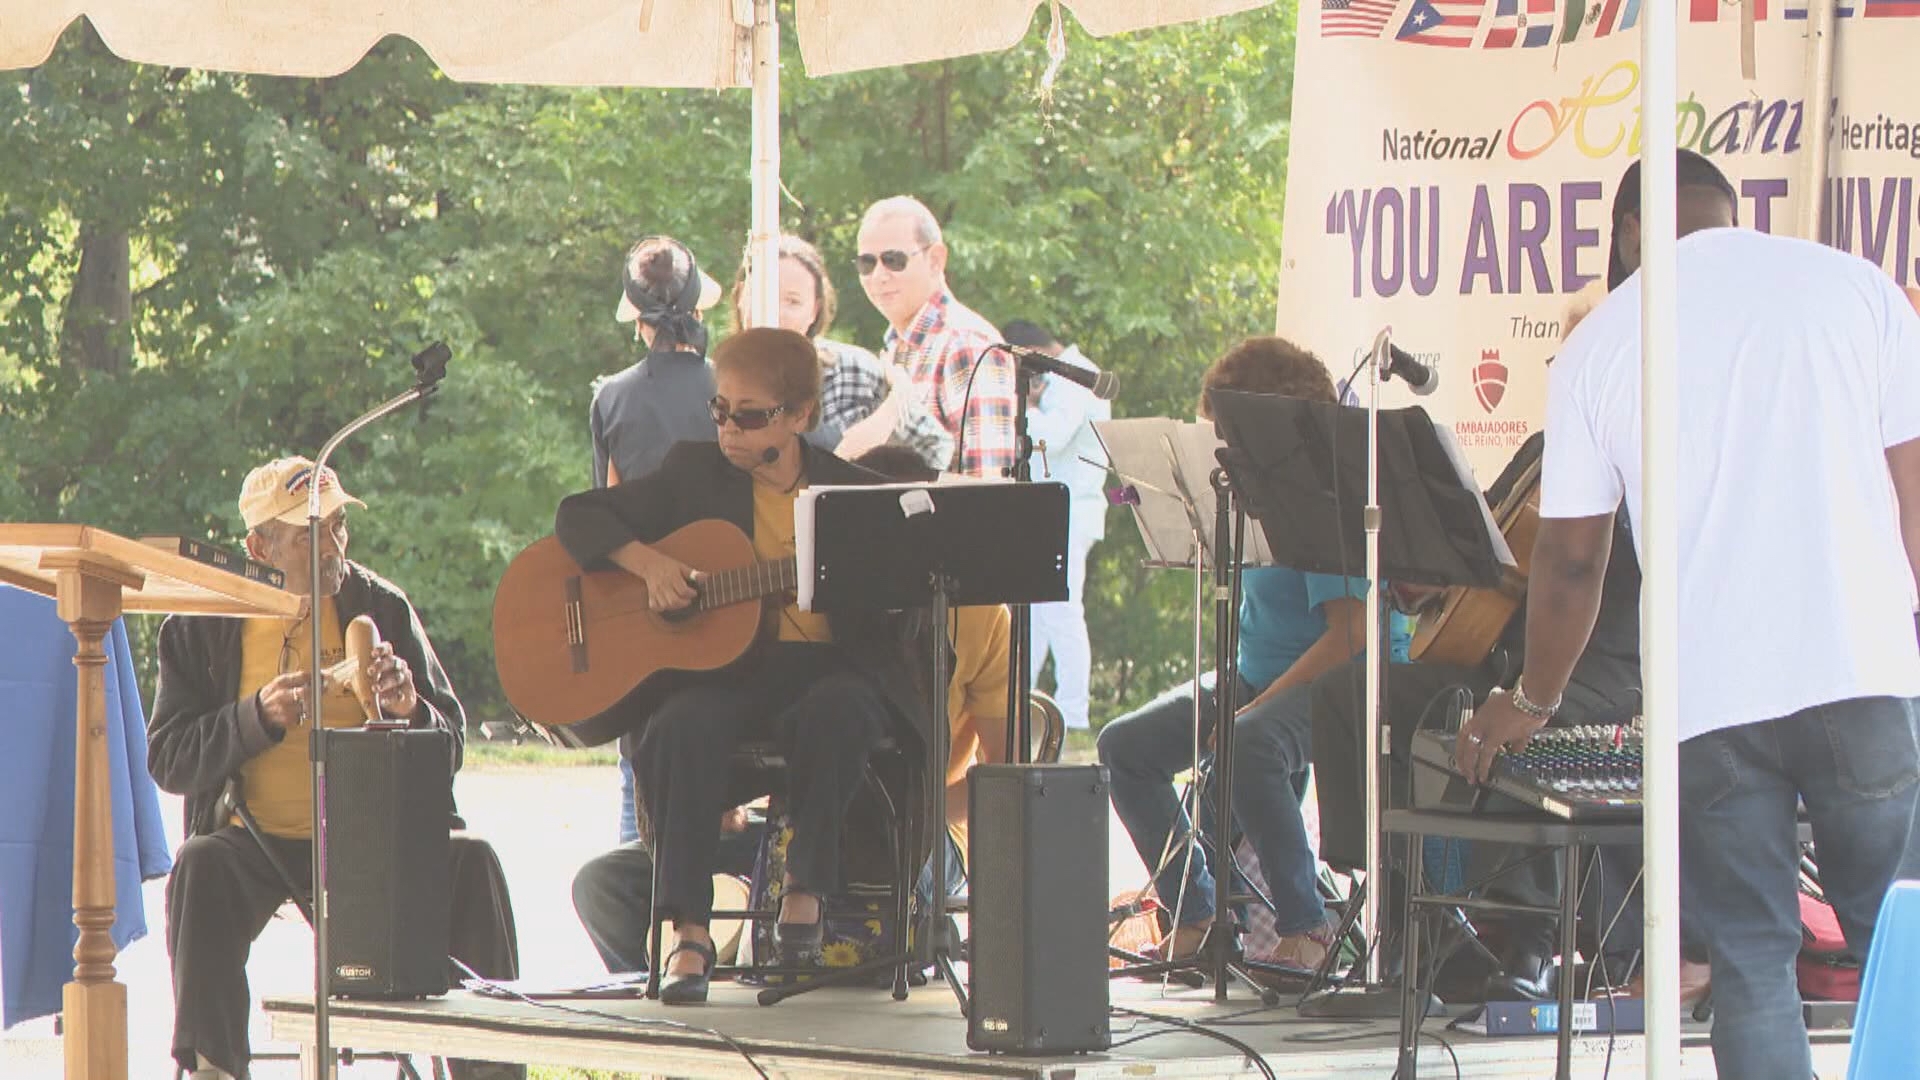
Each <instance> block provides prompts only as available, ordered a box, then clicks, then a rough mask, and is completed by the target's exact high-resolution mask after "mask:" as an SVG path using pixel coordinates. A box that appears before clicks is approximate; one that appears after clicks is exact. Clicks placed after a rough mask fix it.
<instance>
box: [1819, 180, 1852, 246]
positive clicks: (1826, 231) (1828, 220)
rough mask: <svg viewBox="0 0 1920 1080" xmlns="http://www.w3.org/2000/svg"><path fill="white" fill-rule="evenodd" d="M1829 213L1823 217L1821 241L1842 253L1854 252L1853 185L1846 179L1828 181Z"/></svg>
mask: <svg viewBox="0 0 1920 1080" xmlns="http://www.w3.org/2000/svg"><path fill="white" fill-rule="evenodd" d="M1827 190H1828V191H1829V192H1830V194H1829V195H1828V197H1827V212H1826V213H1825V214H1824V215H1822V218H1821V225H1820V239H1821V241H1822V242H1823V243H1827V244H1831V245H1832V246H1834V247H1836V248H1839V249H1840V250H1841V251H1847V252H1851V251H1852V250H1853V185H1852V184H1849V183H1848V182H1847V180H1846V178H1845V177H1841V176H1836V177H1834V178H1833V179H1831V180H1829V181H1827Z"/></svg>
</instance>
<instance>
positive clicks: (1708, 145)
mask: <svg viewBox="0 0 1920 1080" xmlns="http://www.w3.org/2000/svg"><path fill="white" fill-rule="evenodd" d="M1746 107H1747V103H1746V102H1744V101H1736V102H1734V103H1733V104H1732V105H1729V106H1727V108H1726V111H1725V112H1722V113H1721V114H1720V115H1719V116H1716V117H1714V118H1713V121H1712V122H1711V123H1709V124H1708V125H1707V130H1706V134H1704V135H1702V136H1701V137H1700V152H1701V153H1702V154H1706V155H1708V156H1709V157H1710V156H1712V155H1714V154H1730V153H1732V152H1734V151H1735V150H1737V149H1739V147H1740V113H1741V112H1742V111H1743V110H1744V109H1746ZM1722 124H1724V125H1726V126H1725V127H1722V126H1721V125H1722Z"/></svg>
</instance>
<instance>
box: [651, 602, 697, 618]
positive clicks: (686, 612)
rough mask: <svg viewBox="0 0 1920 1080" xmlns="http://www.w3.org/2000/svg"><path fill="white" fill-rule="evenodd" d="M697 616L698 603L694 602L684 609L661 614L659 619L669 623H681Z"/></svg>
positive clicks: (675, 609)
mask: <svg viewBox="0 0 1920 1080" xmlns="http://www.w3.org/2000/svg"><path fill="white" fill-rule="evenodd" d="M698 614H700V602H699V601H698V600H695V601H694V602H693V603H691V604H688V605H687V606H686V607H683V608H674V609H673V610H672V611H663V612H661V613H660V618H661V619H663V620H665V621H667V622H670V623H683V622H686V621H687V620H688V619H691V618H693V617H694V616H695V615H698Z"/></svg>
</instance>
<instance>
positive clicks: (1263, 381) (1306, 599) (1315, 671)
mask: <svg viewBox="0 0 1920 1080" xmlns="http://www.w3.org/2000/svg"><path fill="white" fill-rule="evenodd" d="M1214 389H1223V390H1244V391H1250V392H1254V393H1270V394H1280V395H1284V396H1287V397H1297V398H1304V399H1307V400H1312V401H1326V402H1334V401H1337V400H1338V399H1337V398H1336V397H1335V394H1334V388H1333V380H1332V379H1331V378H1330V377H1329V376H1328V374H1327V369H1326V367H1325V366H1324V365H1322V364H1321V363H1320V361H1319V360H1318V359H1316V358H1315V357H1314V356H1313V355H1312V354H1311V353H1308V352H1307V351H1305V350H1304V349H1301V348H1300V347H1299V346H1296V345H1294V344H1292V343H1291V342H1288V341H1286V340H1284V339H1282V338H1278V337H1255V338H1249V339H1248V340H1246V341H1244V342H1241V343H1240V344H1239V345H1237V346H1235V347H1234V348H1233V349H1232V350H1230V351H1229V352H1228V353H1227V354H1226V355H1224V356H1222V357H1221V358H1220V359H1219V360H1217V361H1215V362H1214V364H1213V366H1212V367H1211V368H1209V369H1208V371H1207V374H1206V376H1205V377H1204V379H1203V381H1202V395H1203V396H1202V399H1201V415H1202V416H1205V415H1207V409H1206V401H1205V396H1204V394H1205V392H1206V391H1208V390H1214ZM1366 588H1367V583H1366V580H1365V579H1364V578H1343V577H1340V576H1338V575H1328V574H1309V573H1304V572H1302V571H1299V570H1293V569H1288V568H1286V567H1266V568H1260V569H1250V570H1247V571H1244V572H1243V573H1242V575H1241V597H1240V643H1239V650H1238V653H1237V664H1238V668H1239V675H1238V679H1237V686H1236V690H1235V694H1234V699H1233V700H1234V702H1235V703H1236V705H1237V710H1236V714H1235V722H1234V735H1233V739H1234V744H1233V745H1234V765H1233V814H1234V820H1235V823H1236V825H1237V826H1238V827H1239V828H1240V830H1241V831H1242V832H1243V833H1244V835H1245V836H1246V837H1247V840H1248V842H1249V843H1250V844H1251V845H1252V847H1253V850H1254V853H1255V854H1256V855H1257V856H1258V858H1259V860H1260V869H1261V871H1262V873H1263V874H1264V876H1265V877H1266V879H1267V886H1268V888H1269V890H1270V891H1271V895H1272V899H1273V902H1274V929H1275V931H1276V932H1277V933H1279V934H1280V935H1281V941H1280V944H1279V946H1278V947H1277V948H1276V949H1275V950H1274V952H1273V953H1271V954H1269V955H1265V956H1257V957H1253V958H1252V959H1255V960H1261V961H1265V962H1269V963H1273V964H1277V965H1280V966H1283V967H1290V968H1297V969H1301V970H1311V969H1313V968H1314V967H1316V966H1317V965H1318V964H1319V962H1320V961H1321V959H1322V958H1324V957H1325V956H1326V954H1327V950H1328V949H1329V948H1331V946H1332V944H1333V941H1334V931H1335V929H1336V925H1335V923H1334V921H1333V920H1331V919H1330V918H1329V917H1328V915H1327V911H1326V906H1325V905H1324V904H1323V903H1322V902H1321V900H1320V895H1319V891H1318V887H1317V873H1316V859H1315V856H1314V851H1313V845H1312V844H1311V843H1310V842H1309V841H1308V839H1307V830H1306V822H1305V820H1304V819H1303V817H1302V815H1301V809H1300V800H1301V797H1302V793H1303V792H1304V791H1305V790H1306V784H1307V770H1308V769H1309V767H1310V766H1311V764H1312V761H1313V754H1312V745H1311V738H1312V732H1313V722H1312V720H1313V717H1312V695H1311V692H1310V688H1311V685H1312V683H1313V680H1314V679H1315V678H1316V677H1318V676H1319V675H1321V674H1323V673H1325V672H1327V671H1330V670H1332V669H1333V668H1335V667H1338V666H1340V665H1342V664H1345V663H1346V662H1347V661H1349V660H1351V659H1352V658H1353V657H1354V656H1356V655H1358V654H1359V653H1360V652H1361V651H1362V650H1364V649H1365V647H1366V622H1365V620H1366V615H1365V610H1366ZM1388 618H1389V620H1390V621H1389V622H1388V624H1387V626H1386V627H1385V631H1386V633H1385V634H1384V635H1383V638H1384V640H1387V641H1389V642H1391V653H1392V658H1393V659H1394V660H1397V661H1404V660H1405V659H1406V658H1407V646H1408V644H1409V641H1410V636H1409V634H1408V632H1407V626H1406V622H1405V620H1404V619H1403V618H1402V617H1401V616H1399V615H1398V614H1393V615H1390V616H1388ZM1214 678H1215V676H1214V675H1213V674H1209V675H1208V676H1206V677H1205V678H1203V679H1202V680H1201V691H1202V701H1201V707H1202V709H1203V711H1204V715H1211V714H1212V713H1213V710H1214V691H1215V685H1214ZM1193 711H1194V701H1193V686H1192V684H1191V683H1188V684H1185V685H1183V686H1180V687H1176V688H1174V689H1172V690H1169V691H1168V692H1167V693H1165V694H1162V695H1161V696H1160V697H1158V698H1156V699H1154V700H1153V701H1152V702H1149V703H1148V704H1147V705H1145V706H1143V707H1142V708H1140V709H1138V710H1136V711H1134V712H1132V713H1129V714H1127V715H1126V716H1122V717H1120V718H1119V719H1117V720H1114V721H1113V722H1112V723H1110V724H1108V725H1107V726H1106V727H1104V728H1102V729H1101V731H1100V737H1099V753H1100V761H1101V763H1102V764H1104V765H1106V766H1107V769H1108V772H1109V774H1110V777H1111V780H1110V791H1111V792H1112V797H1113V806H1114V810H1115V812H1116V813H1118V814H1119V816H1120V820H1121V823H1122V824H1124V825H1125V826H1126V827H1127V832H1128V834H1129V835H1130V836H1131V837H1132V839H1133V842H1134V847H1135V848H1136V849H1137V850H1138V851H1139V853H1140V858H1141V861H1143V862H1145V863H1146V865H1147V867H1148V869H1149V870H1151V871H1153V872H1154V891H1155V893H1156V894H1157V895H1158V896H1159V898H1160V902H1161V903H1162V904H1163V905H1164V906H1166V907H1167V908H1168V909H1170V910H1171V909H1175V908H1176V905H1177V910H1178V913H1179V926H1178V927H1176V929H1175V932H1174V935H1173V938H1172V940H1171V941H1170V942H1169V944H1168V954H1169V955H1171V956H1174V957H1179V956H1183V955H1187V954H1190V953H1192V952H1193V951H1195V950H1196V949H1198V948H1199V946H1200V942H1201V940H1202V938H1203V937H1204V934H1205V931H1206V927H1207V924H1208V923H1210V922H1211V921H1212V919H1213V892H1214V885H1213V877H1212V870H1211V869H1210V868H1209V866H1208V865H1207V859H1206V856H1205V854H1204V853H1203V852H1202V851H1201V849H1200V848H1199V847H1197V846H1193V847H1192V848H1191V851H1190V853H1189V852H1188V851H1185V850H1183V849H1182V846H1181V844H1175V843H1170V842H1169V839H1168V838H1169V836H1170V835H1171V834H1172V833H1173V831H1174V829H1175V827H1176V826H1178V828H1179V830H1180V835H1181V839H1182V841H1183V843H1190V840H1189V837H1190V835H1191V824H1190V823H1189V822H1188V820H1187V817H1186V814H1185V812H1184V811H1183V810H1182V808H1181V806H1180V801H1179V799H1178V797H1177V796H1176V795H1175V794H1174V789H1173V778H1174V776H1175V775H1176V774H1178V773H1179V772H1181V771H1183V770H1185V769H1187V768H1189V767H1191V766H1192V765H1193V728H1192V724H1193ZM1163 854H1167V855H1168V857H1167V858H1165V859H1164V860H1163V859H1162V855H1163Z"/></svg>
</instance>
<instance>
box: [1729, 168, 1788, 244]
mask: <svg viewBox="0 0 1920 1080" xmlns="http://www.w3.org/2000/svg"><path fill="white" fill-rule="evenodd" d="M1740 196H1741V197H1742V198H1746V199H1752V200H1753V221H1752V222H1751V224H1752V225H1753V227H1754V228H1756V229H1758V230H1760V231H1761V232H1763V233H1770V232H1772V231H1773V200H1775V199H1784V198H1786V197H1787V182H1786V181H1785V180H1781V179H1778V178H1776V179H1772V180H1742V181H1740Z"/></svg>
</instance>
